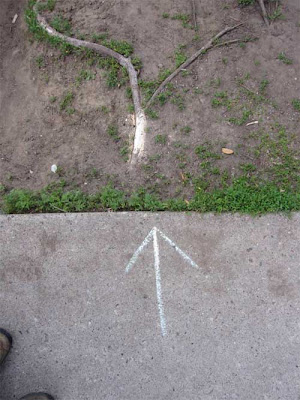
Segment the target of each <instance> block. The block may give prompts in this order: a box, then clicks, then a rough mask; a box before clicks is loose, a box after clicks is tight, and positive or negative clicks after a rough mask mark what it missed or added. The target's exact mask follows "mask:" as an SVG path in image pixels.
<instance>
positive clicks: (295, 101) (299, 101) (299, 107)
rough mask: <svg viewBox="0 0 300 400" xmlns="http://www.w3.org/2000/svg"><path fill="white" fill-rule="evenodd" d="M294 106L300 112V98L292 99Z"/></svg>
mask: <svg viewBox="0 0 300 400" xmlns="http://www.w3.org/2000/svg"><path fill="white" fill-rule="evenodd" d="M292 106H293V107H294V109H295V110H296V111H299V112H300V99H293V100H292Z"/></svg>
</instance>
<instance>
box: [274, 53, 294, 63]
mask: <svg viewBox="0 0 300 400" xmlns="http://www.w3.org/2000/svg"><path fill="white" fill-rule="evenodd" d="M277 58H278V60H280V61H282V62H283V63H284V64H287V65H291V64H293V60H292V59H291V58H288V57H287V56H286V54H285V53H284V52H281V53H279V54H278V57H277Z"/></svg>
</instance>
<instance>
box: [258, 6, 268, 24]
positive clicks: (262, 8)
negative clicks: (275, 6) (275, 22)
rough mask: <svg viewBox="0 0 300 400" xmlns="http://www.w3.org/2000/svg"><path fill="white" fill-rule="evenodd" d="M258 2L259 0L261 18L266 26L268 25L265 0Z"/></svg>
mask: <svg viewBox="0 0 300 400" xmlns="http://www.w3.org/2000/svg"><path fill="white" fill-rule="evenodd" d="M258 2H259V5H260V8H261V12H262V16H263V19H264V21H265V24H266V25H267V26H270V23H269V18H268V13H267V10H266V7H265V2H264V0H258Z"/></svg>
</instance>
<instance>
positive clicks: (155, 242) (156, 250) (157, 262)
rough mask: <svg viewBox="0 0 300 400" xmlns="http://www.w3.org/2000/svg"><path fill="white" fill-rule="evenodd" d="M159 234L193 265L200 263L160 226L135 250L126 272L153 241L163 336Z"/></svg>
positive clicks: (164, 326) (158, 304)
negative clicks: (162, 230) (160, 228)
mask: <svg viewBox="0 0 300 400" xmlns="http://www.w3.org/2000/svg"><path fill="white" fill-rule="evenodd" d="M158 235H160V236H161V237H162V239H164V240H165V241H166V242H167V243H168V244H169V245H170V246H171V247H172V248H173V249H174V250H175V251H176V252H177V253H179V254H180V255H181V257H182V258H183V259H184V260H185V261H186V262H187V263H188V264H190V265H191V266H192V267H194V268H199V267H198V265H197V264H196V263H195V262H194V261H193V260H192V259H191V258H190V257H189V256H188V255H187V254H186V253H185V252H184V251H182V250H181V249H180V248H179V247H178V246H177V245H176V244H175V243H174V242H173V241H172V240H171V239H169V238H168V237H167V236H166V235H165V234H164V233H163V232H161V231H160V230H159V229H158V228H156V227H154V228H152V229H151V231H150V232H149V233H148V235H147V236H146V237H145V239H144V241H143V242H142V244H141V245H140V247H139V248H138V249H137V250H136V251H135V252H134V254H133V256H132V257H131V259H130V261H129V263H128V264H127V266H126V273H128V272H130V271H131V269H132V267H133V266H134V264H135V263H136V261H137V259H138V257H139V255H140V254H141V253H142V251H143V250H144V248H145V247H146V246H147V245H148V244H149V243H150V242H151V240H152V241H153V252H154V270H155V281H156V296H157V306H158V313H159V319H160V327H161V334H162V336H166V335H167V333H168V331H167V324H166V319H165V312H164V303H163V298H162V286H161V275H160V259H159V245H158Z"/></svg>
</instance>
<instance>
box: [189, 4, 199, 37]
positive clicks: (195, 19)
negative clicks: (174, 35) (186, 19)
mask: <svg viewBox="0 0 300 400" xmlns="http://www.w3.org/2000/svg"><path fill="white" fill-rule="evenodd" d="M191 1H192V13H193V19H194V29H195V31H196V30H197V29H198V23H197V9H196V3H195V0H191Z"/></svg>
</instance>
